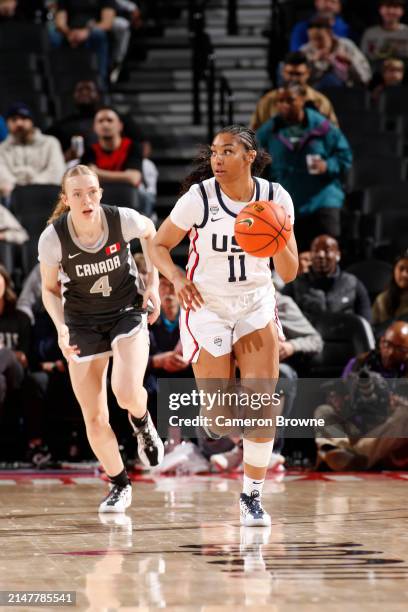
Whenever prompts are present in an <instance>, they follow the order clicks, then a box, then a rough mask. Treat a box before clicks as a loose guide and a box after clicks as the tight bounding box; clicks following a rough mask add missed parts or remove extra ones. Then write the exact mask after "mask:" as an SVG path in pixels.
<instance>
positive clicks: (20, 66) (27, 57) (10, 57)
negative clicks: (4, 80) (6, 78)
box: [0, 50, 39, 76]
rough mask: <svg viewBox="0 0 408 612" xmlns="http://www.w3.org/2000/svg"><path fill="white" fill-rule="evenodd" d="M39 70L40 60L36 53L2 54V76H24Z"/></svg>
mask: <svg viewBox="0 0 408 612" xmlns="http://www.w3.org/2000/svg"><path fill="white" fill-rule="evenodd" d="M38 69H39V58H38V56H37V55H36V54H35V53H26V52H24V51H21V50H19V51H11V52H7V51H4V52H2V53H0V74H8V75H16V74H19V75H20V76H23V75H25V74H27V73H29V72H33V71H38Z"/></svg>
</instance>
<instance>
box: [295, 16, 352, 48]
mask: <svg viewBox="0 0 408 612" xmlns="http://www.w3.org/2000/svg"><path fill="white" fill-rule="evenodd" d="M312 19H313V17H312ZM310 21H311V20H310V19H305V20H304V21H299V22H298V23H297V24H296V25H295V26H294V27H293V29H292V32H291V34H290V50H291V51H299V49H300V47H302V45H305V44H306V43H307V42H309V37H308V35H307V29H308V26H309V23H310ZM333 33H334V34H336V36H339V37H340V38H352V34H351V30H350V26H349V25H348V23H346V22H345V21H344V19H342V17H336V19H335V22H334V25H333Z"/></svg>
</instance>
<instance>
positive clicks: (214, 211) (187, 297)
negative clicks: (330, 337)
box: [151, 126, 298, 526]
mask: <svg viewBox="0 0 408 612" xmlns="http://www.w3.org/2000/svg"><path fill="white" fill-rule="evenodd" d="M269 161H270V158H269V156H268V155H267V154H266V153H264V152H261V151H258V150H257V144H256V140H255V134H254V132H253V131H252V130H250V129H248V128H246V127H243V126H230V127H228V128H223V129H222V131H220V132H219V133H218V134H217V135H216V136H215V138H214V140H213V143H212V145H211V149H206V150H205V151H203V152H202V154H201V156H200V157H199V158H198V159H197V160H196V165H197V169H196V170H195V171H194V172H193V173H192V174H191V175H190V176H189V177H188V178H187V179H186V181H185V183H184V185H183V188H184V189H183V190H184V192H185V193H184V195H183V196H182V197H181V198H180V199H179V200H178V202H177V203H176V205H175V207H174V208H173V210H172V211H171V213H170V216H169V217H168V218H167V219H166V220H165V221H164V223H163V224H162V225H161V227H160V229H159V230H158V233H157V235H156V237H155V239H154V242H153V248H152V250H151V255H152V260H153V263H154V264H155V265H156V266H157V268H158V269H159V270H160V271H161V272H162V273H163V274H164V275H165V276H166V277H167V278H168V279H169V280H170V281H171V282H172V283H173V284H174V286H175V290H176V293H177V295H178V298H179V300H180V304H181V314H180V329H181V331H180V333H181V340H182V344H183V353H184V357H185V358H186V359H189V360H190V361H191V363H192V367H193V370H194V375H195V377H196V379H198V380H203V379H228V378H231V377H233V376H234V371H235V360H236V362H237V364H238V367H239V370H240V374H241V379H252V380H254V379H259V380H260V379H266V380H277V379H278V377H279V351H278V334H280V333H281V329H280V325H279V320H278V318H277V314H276V308H275V296H274V287H273V283H272V280H271V271H270V268H269V259H267V258H265V259H262V258H256V257H253V256H251V255H248V254H247V253H244V252H243V251H242V249H240V248H239V247H238V246H237V244H236V242H235V239H234V223H235V218H236V216H237V215H238V213H239V212H240V211H241V210H242V209H243V208H244V207H245V206H246V205H247V204H248V203H250V202H254V201H257V200H272V199H273V201H274V202H275V203H277V204H280V205H281V206H283V207H284V208H285V210H286V212H287V214H288V215H289V217H290V219H291V222H292V224H293V221H294V211H293V203H292V199H291V197H290V195H289V194H288V192H287V191H285V189H284V188H283V187H282V186H281V185H279V184H276V183H273V184H269V183H268V182H267V181H265V180H263V179H260V178H256V175H257V174H260V173H261V172H262V170H263V168H264V167H265V165H266V164H267V163H268V162H269ZM187 233H188V235H189V238H190V251H189V258H188V264H187V274H186V276H184V275H183V274H182V273H181V272H180V270H179V269H178V268H177V267H176V266H175V265H174V263H173V261H172V259H171V256H170V251H171V249H172V248H174V247H175V246H176V245H177V244H179V243H180V242H181V241H182V239H183V238H184V236H185V235H186V234H187ZM273 261H274V267H275V269H276V271H277V272H278V274H279V275H280V277H281V278H282V279H283V280H284V281H285V282H289V281H291V280H293V279H294V278H295V277H296V273H297V268H298V255H297V247H296V241H295V238H294V234H293V232H292V234H291V237H290V239H289V241H288V243H287V245H286V247H285V249H284V250H283V251H281V252H280V253H278V254H277V255H276V256H275V257H274V258H273ZM243 448H244V487H243V492H242V494H241V497H240V514H241V523H242V524H243V525H248V526H252V525H270V522H271V519H270V516H269V514H268V513H267V512H266V511H265V510H264V509H263V507H262V504H261V496H262V488H263V483H264V479H265V475H266V470H267V466H268V463H269V460H270V456H271V453H272V449H273V439H271V438H270V437H268V438H255V439H247V438H246V437H245V435H244V440H243Z"/></svg>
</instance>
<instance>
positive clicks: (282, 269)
mask: <svg viewBox="0 0 408 612" xmlns="http://www.w3.org/2000/svg"><path fill="white" fill-rule="evenodd" d="M273 264H274V266H275V270H276V272H277V273H278V274H279V276H280V277H281V279H282V280H283V281H284V282H285V283H290V282H291V281H293V280H295V278H296V275H297V271H298V267H299V257H298V249H297V244H296V239H295V236H294V234H293V232H292V233H291V235H290V238H289V240H288V242H287V245H286V247H285V248H284V249H283V251H281V252H280V253H278V254H277V255H275V257H274V258H273Z"/></svg>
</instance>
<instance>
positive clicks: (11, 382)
mask: <svg viewBox="0 0 408 612" xmlns="http://www.w3.org/2000/svg"><path fill="white" fill-rule="evenodd" d="M15 302H16V296H15V293H14V291H13V289H12V287H11V280H10V276H9V274H8V272H7V270H6V269H5V268H4V266H2V265H0V422H1V421H2V420H3V418H4V409H5V402H6V400H7V399H8V398H9V397H10V394H11V393H13V392H14V391H16V390H18V389H20V388H21V386H22V383H23V380H24V367H25V361H24V353H23V352H22V351H20V352H17V351H16V350H15V349H20V348H22V347H23V348H25V349H26V350H27V348H28V342H27V341H24V340H23V344H22V346H21V345H20V344H19V343H18V341H19V340H20V334H21V332H22V335H23V336H25V335H26V327H27V319H26V317H25V316H24V315H21V319H19V318H17V321H13V324H12V325H11V328H10V325H8V323H9V322H10V321H9V319H10V316H11V318H12V319H13V318H14V316H13V315H14V314H15V313H14V308H15ZM16 330H17V331H16ZM14 334H17V336H15V335H14ZM14 339H16V340H17V342H13V340H14ZM22 362H23V363H22Z"/></svg>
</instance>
